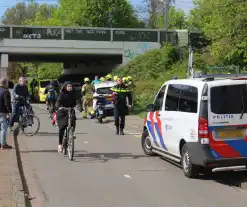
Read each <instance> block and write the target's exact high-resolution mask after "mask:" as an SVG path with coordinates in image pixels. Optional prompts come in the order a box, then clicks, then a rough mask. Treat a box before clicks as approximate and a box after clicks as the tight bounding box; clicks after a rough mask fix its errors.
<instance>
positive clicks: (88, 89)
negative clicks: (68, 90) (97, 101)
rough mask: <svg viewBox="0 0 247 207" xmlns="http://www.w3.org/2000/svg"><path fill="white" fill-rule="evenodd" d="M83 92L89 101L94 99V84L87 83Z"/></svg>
mask: <svg viewBox="0 0 247 207" xmlns="http://www.w3.org/2000/svg"><path fill="white" fill-rule="evenodd" d="M81 91H82V92H83V95H84V97H85V98H87V99H91V98H93V93H94V87H93V85H92V84H88V83H85V84H84V85H83V86H82V89H81Z"/></svg>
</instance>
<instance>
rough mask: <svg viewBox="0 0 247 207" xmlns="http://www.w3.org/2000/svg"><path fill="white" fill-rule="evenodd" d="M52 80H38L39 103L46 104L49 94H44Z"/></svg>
mask: <svg viewBox="0 0 247 207" xmlns="http://www.w3.org/2000/svg"><path fill="white" fill-rule="evenodd" d="M50 81H51V79H44V80H37V82H38V86H37V87H38V90H39V102H45V99H46V97H47V94H44V92H45V88H46V87H47V86H48V85H49V84H50Z"/></svg>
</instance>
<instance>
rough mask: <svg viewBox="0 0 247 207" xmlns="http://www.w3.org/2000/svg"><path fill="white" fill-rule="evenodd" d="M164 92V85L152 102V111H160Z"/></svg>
mask: <svg viewBox="0 0 247 207" xmlns="http://www.w3.org/2000/svg"><path fill="white" fill-rule="evenodd" d="M165 91H166V85H165V86H163V88H162V89H161V90H160V92H159V94H158V95H157V97H156V99H155V102H154V110H155V111H161V110H162V106H163V100H164V95H165Z"/></svg>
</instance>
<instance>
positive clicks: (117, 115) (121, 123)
mask: <svg viewBox="0 0 247 207" xmlns="http://www.w3.org/2000/svg"><path fill="white" fill-rule="evenodd" d="M119 119H120V120H119ZM114 120H115V126H116V127H119V126H120V129H124V126H125V115H122V114H121V113H119V110H118V109H116V108H114Z"/></svg>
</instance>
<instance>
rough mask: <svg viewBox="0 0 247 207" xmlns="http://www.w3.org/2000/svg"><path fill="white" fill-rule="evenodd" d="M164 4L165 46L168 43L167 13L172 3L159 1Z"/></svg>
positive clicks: (168, 0)
mask: <svg viewBox="0 0 247 207" xmlns="http://www.w3.org/2000/svg"><path fill="white" fill-rule="evenodd" d="M159 1H160V2H162V3H163V4H164V20H165V31H166V44H167V43H168V26H169V25H168V24H169V22H168V13H169V7H170V4H171V2H172V0H159Z"/></svg>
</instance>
